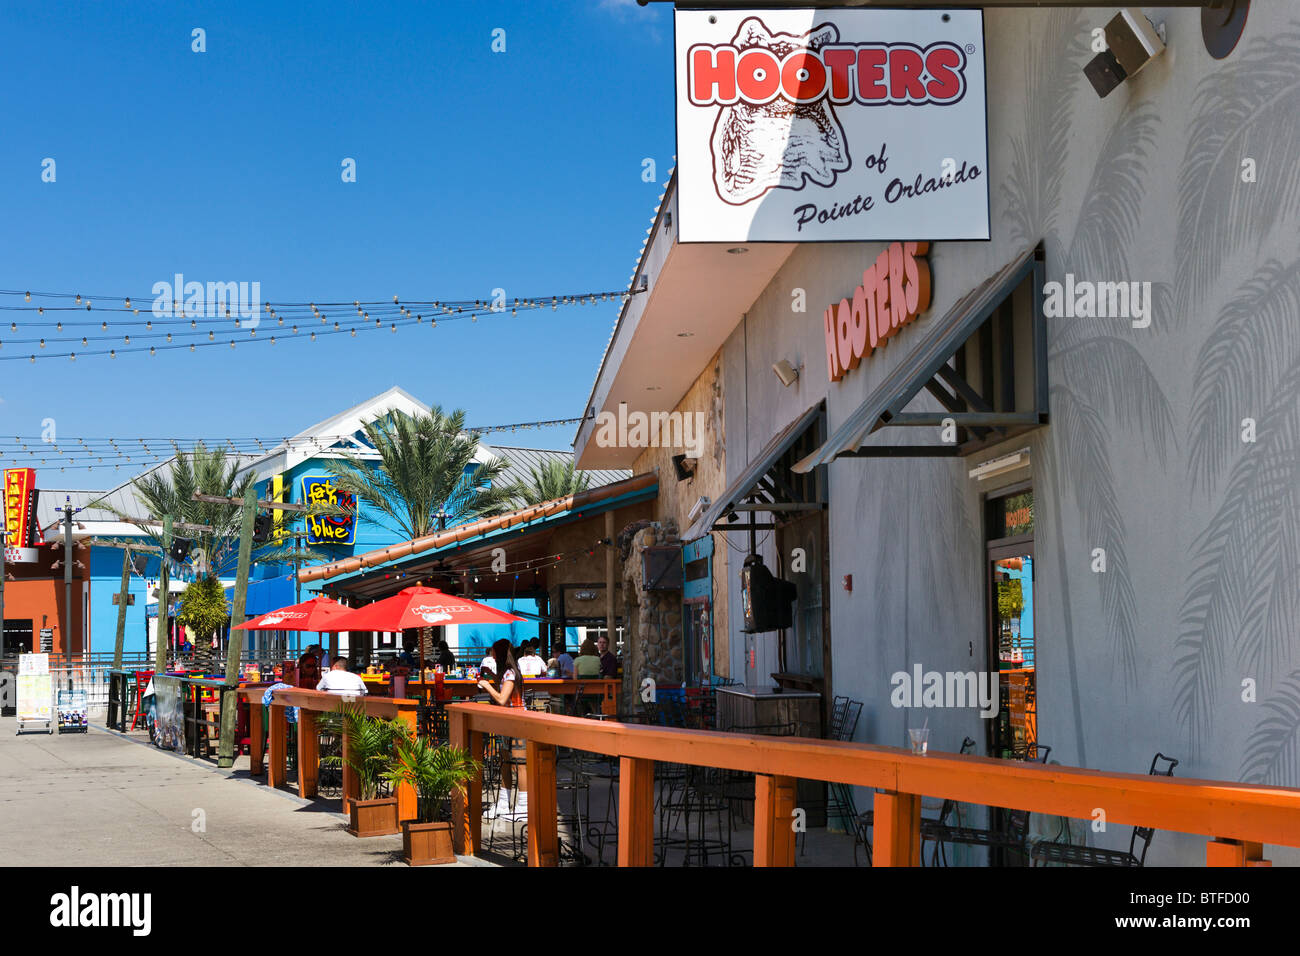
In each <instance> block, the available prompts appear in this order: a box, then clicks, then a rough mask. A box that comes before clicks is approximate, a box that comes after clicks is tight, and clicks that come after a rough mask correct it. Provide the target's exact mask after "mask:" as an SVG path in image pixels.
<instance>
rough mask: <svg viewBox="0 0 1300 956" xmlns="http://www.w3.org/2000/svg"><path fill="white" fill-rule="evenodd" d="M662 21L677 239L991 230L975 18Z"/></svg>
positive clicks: (811, 14)
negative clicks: (670, 81)
mask: <svg viewBox="0 0 1300 956" xmlns="http://www.w3.org/2000/svg"><path fill="white" fill-rule="evenodd" d="M674 24H675V32H676V76H677V178H678V222H679V233H678V239H679V241H681V242H736V243H739V242H826V241H830V242H844V241H893V240H907V239H913V240H936V239H987V238H989V197H988V190H989V186H988V181H989V177H988V130H987V118H986V115H985V92H984V74H985V63H984V58H985V53H986V50H985V45H984V16H983V13H982V11H980V10H944V11H940V10H887V9H871V10H864V9H823V10H810V9H758V10H723V9H716V8H714V9H708V10H682V9H678V10H677V11H676V15H675V20H674Z"/></svg>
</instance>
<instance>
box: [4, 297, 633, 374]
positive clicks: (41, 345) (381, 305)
mask: <svg viewBox="0 0 1300 956" xmlns="http://www.w3.org/2000/svg"><path fill="white" fill-rule="evenodd" d="M635 291H641V290H635ZM635 291H634V290H627V291H622V292H585V293H580V294H576V295H570V294H564V295H551V296H540V297H529V298H518V297H516V298H514V299H513V301H510V300H507V299H506V297H504V296H500V297H497V298H494V299H474V300H468V299H457V300H442V299H432V300H425V299H421V300H415V301H408V302H405V303H404V302H402V300H401V299H400V298H399V297H398V296H393V300H392V302H391V303H389V302H386V301H379V300H365V301H362V300H359V299H358V300H354V301H353V302H352V303H351V304H350V305H351V311H347V314H346V315H343V316H340V314H339V311H338V310H340V309H343V310H348V306H349V304H348V303H343V302H328V303H319V304H318V303H315V302H306V303H284V304H281V305H279V306H276V305H273V304H272V303H266V304H265V306H264V307H263V308H264V310H265V313H266V315H265V316H263V315H262V314H261V313H262V308H259V307H258V306H259V304H258V303H255V302H248V301H246V300H241V301H237V302H235V309H234V311H233V312H232V310H231V307H230V297H229V296H227V298H226V301H225V302H224V309H223V308H222V304H221V303H218V304H217V305H216V306H213V305H211V304H210V303H200V304H198V308H197V314H195V311H196V310H195V306H194V303H193V301H192V300H191V303H190V314H188V315H187V313H186V308H187V306H186V305H182V304H181V303H180V301H179V300H173V301H172V302H170V303H166V302H164V303H161V304H160V303H158V302H157V301H155V303H154V307H152V308H150V309H147V310H145V312H144V313H143V315H142V314H141V309H140V308H139V307H138V306H136V305H133V304H132V302H133V300H132V298H131V297H130V296H124V297H121V301H122V302H123V303H124V304H123V305H122V306H116V305H115V306H111V307H109V308H107V309H104V308H100V309H98V311H100V312H108V313H109V314H110V315H112V316H113V318H112V321H111V322H110V320H109V319H106V318H102V317H101V318H98V319H72V318H71V317H65V316H64V315H63V314H62V313H72V312H80V311H96V310H95V309H94V303H93V301H92V300H91V298H90V297H87V298H86V299H85V300H83V299H82V297H81V295H80V294H77V293H54V292H37V293H32V292H18V291H16V290H11V289H3V290H0V311H6V312H25V313H34V316H35V317H34V318H24V319H23V321H22V324H21V325H20V324H19V322H18V321H17V320H16V319H14V320H11V321H10V322H9V332H10V333H12V334H11V335H9V336H7V337H4V338H0V361H20V360H22V359H24V358H26V359H27V360H28V361H30V362H33V363H34V362H35V361H36V360H37V359H38V358H67V359H69V360H70V361H76V360H77V358H78V357H83V358H84V357H88V356H100V355H107V356H108V357H109V358H116V357H117V356H118V355H119V354H131V353H136V352H145V351H147V352H148V353H149V354H150V355H157V354H158V352H160V351H168V350H176V349H185V348H188V349H189V350H190V351H191V352H193V351H196V350H197V349H199V348H211V347H216V346H228V347H230V348H235V347H236V345H237V344H238V343H237V340H236V338H234V337H232V336H233V334H236V333H237V334H239V335H240V339H239V341H243V342H244V343H245V344H249V343H253V342H270V344H272V345H275V344H277V342H278V341H280V340H281V339H283V340H286V341H287V340H289V339H291V338H306V339H307V340H308V341H312V342H314V341H316V339H317V337H319V336H325V335H341V334H344V333H347V334H348V335H350V336H352V337H355V336H356V334H357V332H359V331H376V330H380V329H383V328H384V327H385V325H387V327H388V329H389V331H390V332H394V333H395V332H396V331H397V329H398V327H399V326H403V327H405V326H410V325H422V324H423V323H424V319H425V317H426V315H425V314H426V312H427V313H428V319H429V327H430V328H431V329H433V328H437V325H438V320H439V319H441V320H442V321H444V322H446V321H457V320H462V319H466V318H468V319H469V320H470V321H471V322H477V321H478V320H479V318H480V317H481V316H503V315H505V313H506V312H507V311H508V312H509V314H510V315H511V316H517V315H518V314H519V313H520V311H532V310H540V309H544V308H545V307H546V306H547V305H550V307H551V309H552V310H553V311H554V310H557V309H558V308H559V307H560V306H561V305H565V306H569V305H588V304H592V305H594V304H596V303H598V302H602V301H604V302H608V301H610V299H611V298H612V299H614V300H618V299H620V298H621V299H627V298H629V297H630V296H632V295H633V294H635ZM33 295H35V296H36V299H37V302H36V304H32V297H33ZM16 296H21V297H22V299H23V302H22V303H21V304H5V303H4V300H5V298H6V297H16ZM42 299H50V300H54V301H63V300H68V299H71V300H73V302H74V304H73V305H53V304H47V303H44V302H42V301H41V300H42ZM113 301H116V298H114V300H113ZM134 301H142V300H134ZM143 301H149V300H148V299H145V300H143ZM322 307H323V308H326V309H329V310H330V312H333V313H334V316H335V317H334V318H333V319H332V320H331V318H330V314H329V313H328V312H325V311H323V308H322ZM254 310H257V311H256V315H254ZM417 310H418V311H417ZM47 312H50V313H55V315H52V316H51V317H48V318H47V317H46V313H47ZM222 313H224V314H222ZM119 316H121V317H119ZM272 321H274V325H271V322H272ZM286 321H287V322H288V323H289V324H288V325H287V326H286V324H285V323H286ZM316 321H319V323H320V325H321V326H323V328H316V327H315V325H314V323H315V322H316ZM92 327H98V333H110V332H111V334H92V333H91V331H90V330H91V328H92ZM139 327H143V329H144V331H143V332H141V331H137V329H138V328H139ZM155 327H157V330H156V331H155ZM259 329H261V331H262V332H263V334H262V336H261V337H260V338H259V337H258V334H257V333H258V331H259ZM268 329H269V334H268ZM29 330H30V335H27V336H23V334H22V333H24V332H28V331H29ZM113 330H119V331H120V334H119V331H113ZM77 332H82V333H83V334H81V335H80V336H78V335H77V334H76V333H77ZM42 333H44V334H42ZM244 333H247V335H246V338H245V337H244V335H243V334H244ZM14 334H16V335H18V337H16V338H15V337H13V336H14ZM218 335H220V337H221V338H220V340H218ZM119 338H120V339H121V342H120V345H119V344H116V343H118V340H119ZM133 339H134V344H133ZM78 341H79V342H80V351H77V350H76V343H77V342H78ZM110 342H112V343H115V346H114V347H112V348H104V347H99V348H93V347H92V344H93V345H96V346H101V345H106V344H107V343H110ZM143 342H152V343H154V344H149V345H145V344H142V343H143ZM6 345H7V346H9V347H10V349H11V351H10V352H9V353H8V354H6V353H5V352H4V347H5V346H6ZM33 345H34V346H36V351H31V352H28V350H27V349H20V350H19V351H17V352H14V351H12V349H13V348H14V347H16V346H33ZM50 346H53V347H54V348H56V349H57V348H59V347H67V349H68V350H67V351H54V350H50V351H47V349H48V348H49V347H50ZM23 352H28V354H26V355H24V354H22V353H23Z"/></svg>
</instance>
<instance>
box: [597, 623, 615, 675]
mask: <svg viewBox="0 0 1300 956" xmlns="http://www.w3.org/2000/svg"><path fill="white" fill-rule="evenodd" d="M596 651H597V653H599V654H600V676H601V677H617V676H618V658H617V657H615V656H614V652H613V651H611V650H610V649H609V638H608V637H606V636H605V635H604V634H602V635H600V640H598V641H596Z"/></svg>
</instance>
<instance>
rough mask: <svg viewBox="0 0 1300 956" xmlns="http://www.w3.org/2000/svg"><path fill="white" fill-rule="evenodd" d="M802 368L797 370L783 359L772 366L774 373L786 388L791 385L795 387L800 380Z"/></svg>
mask: <svg viewBox="0 0 1300 956" xmlns="http://www.w3.org/2000/svg"><path fill="white" fill-rule="evenodd" d="M802 368H803V366H802V365H800V366H799V367H798V368H795V367H794V366H793V365H791V364H790V363H789V362H788V361H786V360H785V359H781V361H779V362H777V363H776V364H775V365H773V366H772V371H773V372H775V373H776V377H777V378H779V379H780V380H781V384H782V385H784V386H785V387H786V388H789V387H790V386H791V385H793V384H794V383H795V382H796V381H798V380H799V371H800V370H801V369H802Z"/></svg>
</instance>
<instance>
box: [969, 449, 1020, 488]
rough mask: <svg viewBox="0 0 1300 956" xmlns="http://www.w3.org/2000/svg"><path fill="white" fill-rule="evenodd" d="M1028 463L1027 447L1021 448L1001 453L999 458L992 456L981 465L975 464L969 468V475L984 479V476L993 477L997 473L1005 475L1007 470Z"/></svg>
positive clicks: (1013, 469)
mask: <svg viewBox="0 0 1300 956" xmlns="http://www.w3.org/2000/svg"><path fill="white" fill-rule="evenodd" d="M1028 464H1029V449H1028V448H1022V449H1020V450H1019V451H1013V452H1012V453H1011V454H1009V455H1003V456H1002V457H1000V458H993V459H990V460H989V461H986V462H984V463H983V464H981V465H976V466H975V467H974V468H972V469H971V470H970V477H972V478H978V479H979V480H980V481H984V480H985V479H986V478H995V477H997V476H998V475H1005V474H1006V473H1007V472H1009V471H1015V470H1016V469H1017V468H1022V467H1024V466H1025V465H1028Z"/></svg>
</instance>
